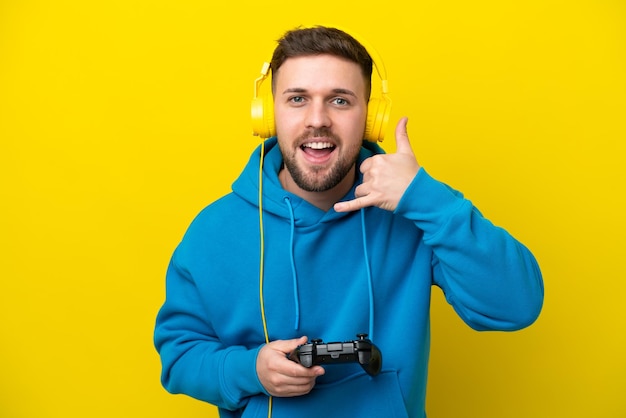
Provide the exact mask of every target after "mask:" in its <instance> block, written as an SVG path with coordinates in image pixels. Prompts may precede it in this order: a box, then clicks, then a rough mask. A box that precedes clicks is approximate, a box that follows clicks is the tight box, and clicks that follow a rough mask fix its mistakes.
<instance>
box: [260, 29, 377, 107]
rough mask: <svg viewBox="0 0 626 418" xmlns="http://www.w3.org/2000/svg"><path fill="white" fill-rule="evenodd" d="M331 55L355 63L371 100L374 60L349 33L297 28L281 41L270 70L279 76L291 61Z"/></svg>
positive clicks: (337, 30)
mask: <svg viewBox="0 0 626 418" xmlns="http://www.w3.org/2000/svg"><path fill="white" fill-rule="evenodd" d="M321 54H329V55H335V56H337V57H340V58H345V59H347V60H349V61H352V62H354V63H356V64H358V65H359V67H361V71H362V72H363V78H364V79H365V91H366V96H365V97H366V98H367V99H369V95H370V91H371V81H372V68H373V61H372V57H371V56H370V54H369V53H368V52H367V49H365V47H364V46H363V45H361V44H360V43H359V42H358V41H357V40H356V39H354V38H353V37H352V36H350V35H348V34H347V33H346V32H344V31H342V30H339V29H336V28H330V27H325V26H315V27H311V28H296V29H293V30H290V31H288V32H286V33H285V34H284V35H283V37H282V38H280V39H279V40H278V46H277V47H276V49H275V50H274V55H273V56H272V62H271V63H270V68H271V69H272V72H273V73H276V72H277V71H278V69H279V68H280V66H281V65H283V63H284V62H285V61H286V60H287V59H288V58H293V57H299V56H306V55H321Z"/></svg>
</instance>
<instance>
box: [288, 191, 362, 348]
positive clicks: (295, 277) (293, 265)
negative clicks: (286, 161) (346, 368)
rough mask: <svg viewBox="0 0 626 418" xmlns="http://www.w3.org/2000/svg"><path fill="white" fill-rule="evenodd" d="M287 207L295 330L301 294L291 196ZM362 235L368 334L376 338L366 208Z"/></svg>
mask: <svg viewBox="0 0 626 418" xmlns="http://www.w3.org/2000/svg"><path fill="white" fill-rule="evenodd" d="M284 201H285V203H286V204H287V208H288V209H289V217H290V220H291V222H290V234H289V260H290V262H291V279H292V282H293V283H292V284H293V302H294V306H295V323H294V330H298V329H300V295H299V292H298V275H297V273H296V262H295V256H294V241H295V234H296V220H295V215H294V212H293V207H292V206H291V200H290V199H289V197H285V198H284ZM360 212H361V236H362V237H363V256H364V259H365V271H366V273H367V291H368V298H369V314H370V315H369V330H368V336H369V338H370V339H371V340H373V339H374V282H373V279H372V270H371V268H370V259H369V254H368V251H367V232H366V229H365V209H364V208H362V209H361V211H360Z"/></svg>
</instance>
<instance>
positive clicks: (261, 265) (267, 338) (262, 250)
mask: <svg viewBox="0 0 626 418" xmlns="http://www.w3.org/2000/svg"><path fill="white" fill-rule="evenodd" d="M264 156H265V141H262V142H261V159H260V161H259V235H260V242H261V247H260V253H261V255H260V259H261V261H260V263H259V299H260V302H261V319H262V321H263V334H264V335H265V344H269V342H270V336H269V332H268V331H267V320H266V318H265V298H264V297H263V272H264V269H265V236H264V228H263V158H264ZM272 403H273V400H272V396H270V397H269V401H268V406H267V418H272Z"/></svg>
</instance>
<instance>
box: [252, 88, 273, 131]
mask: <svg viewBox="0 0 626 418" xmlns="http://www.w3.org/2000/svg"><path fill="white" fill-rule="evenodd" d="M250 110H251V116H252V133H253V134H254V135H258V136H260V137H261V138H270V137H272V136H274V135H276V129H275V127H274V103H273V100H272V96H271V95H261V96H259V97H255V98H254V99H252V105H251V109H250Z"/></svg>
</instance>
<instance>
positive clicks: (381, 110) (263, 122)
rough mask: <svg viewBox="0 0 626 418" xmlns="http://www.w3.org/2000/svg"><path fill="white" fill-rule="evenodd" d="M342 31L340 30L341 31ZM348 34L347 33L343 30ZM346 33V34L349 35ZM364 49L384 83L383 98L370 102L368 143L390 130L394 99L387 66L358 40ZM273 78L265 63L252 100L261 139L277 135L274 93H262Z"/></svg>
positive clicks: (254, 129)
mask: <svg viewBox="0 0 626 418" xmlns="http://www.w3.org/2000/svg"><path fill="white" fill-rule="evenodd" d="M338 29H339V28H338ZM344 32H345V31H344ZM346 33H347V32H346ZM352 36H353V37H354V38H355V39H356V40H357V41H358V42H359V43H361V45H363V46H364V47H365V49H366V50H367V52H368V53H369V54H370V57H372V62H373V66H374V69H375V70H376V73H378V77H380V80H381V94H380V97H373V95H372V96H370V99H369V102H368V103H367V121H366V124H365V133H364V139H365V140H367V141H372V142H377V141H382V140H383V138H384V137H385V132H386V131H387V124H388V122H389V115H390V114H391V99H390V98H389V96H388V95H387V94H388V93H389V86H388V84H389V83H388V81H387V73H386V71H385V65H384V64H383V62H382V59H381V58H380V56H379V55H378V54H377V53H376V50H375V49H374V48H373V47H372V46H371V45H369V44H367V42H364V41H363V40H362V39H357V38H356V36H354V35H352ZM269 76H270V63H268V62H264V63H263V67H262V68H261V76H260V77H259V78H257V79H256V80H255V81H254V98H253V99H252V108H251V113H252V133H253V134H254V135H257V136H260V137H261V138H270V137H272V136H274V135H276V127H275V123H274V99H273V97H272V93H271V90H270V92H269V93H267V94H261V84H262V83H263V81H264V80H265V79H267V78H268V77H269Z"/></svg>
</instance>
